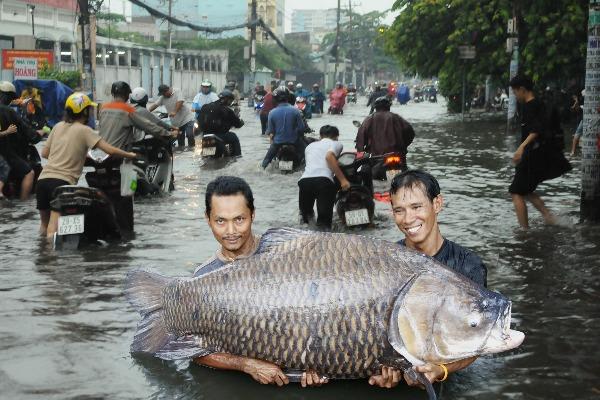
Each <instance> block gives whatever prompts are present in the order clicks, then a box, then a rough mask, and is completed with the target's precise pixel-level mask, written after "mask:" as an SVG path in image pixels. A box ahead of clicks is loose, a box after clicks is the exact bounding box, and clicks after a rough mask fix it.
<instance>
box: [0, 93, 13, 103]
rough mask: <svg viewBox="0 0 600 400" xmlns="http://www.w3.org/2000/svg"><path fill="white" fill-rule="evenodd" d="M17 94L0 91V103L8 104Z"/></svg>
mask: <svg viewBox="0 0 600 400" xmlns="http://www.w3.org/2000/svg"><path fill="white" fill-rule="evenodd" d="M16 98H17V95H16V94H15V93H14V92H0V104H3V105H5V106H8V105H9V104H10V103H11V102H12V101H13V100H14V99H16Z"/></svg>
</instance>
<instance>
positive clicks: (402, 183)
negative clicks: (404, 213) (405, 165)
mask: <svg viewBox="0 0 600 400" xmlns="http://www.w3.org/2000/svg"><path fill="white" fill-rule="evenodd" d="M417 187H418V188H419V189H422V190H424V191H425V193H427V197H429V200H431V201H433V199H435V198H436V197H438V196H439V194H440V184H439V183H438V181H437V179H435V178H434V177H433V175H431V174H429V173H427V172H425V171H421V170H418V169H413V170H409V171H404V172H402V173H400V174H398V175H396V176H395V177H394V179H392V185H391V187H390V196H393V195H395V194H396V192H397V191H398V190H400V189H403V188H409V189H414V188H417Z"/></svg>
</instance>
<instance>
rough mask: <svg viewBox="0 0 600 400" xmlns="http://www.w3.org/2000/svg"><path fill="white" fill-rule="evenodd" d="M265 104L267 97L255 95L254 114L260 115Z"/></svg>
mask: <svg viewBox="0 0 600 400" xmlns="http://www.w3.org/2000/svg"><path fill="white" fill-rule="evenodd" d="M264 102H265V96H261V95H259V94H257V95H254V112H255V113H256V114H258V113H260V110H262V108H263V106H264V104H265V103H264Z"/></svg>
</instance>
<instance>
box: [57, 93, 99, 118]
mask: <svg viewBox="0 0 600 400" xmlns="http://www.w3.org/2000/svg"><path fill="white" fill-rule="evenodd" d="M89 106H92V107H97V106H98V104H96V103H94V102H93V101H92V100H90V98H89V97H88V96H87V95H86V94H84V93H81V92H75V93H73V94H72V95H70V96H69V97H68V98H67V102H66V103H65V110H66V109H70V110H71V111H73V113H74V114H79V113H80V112H82V111H83V110H84V109H85V108H86V107H89Z"/></svg>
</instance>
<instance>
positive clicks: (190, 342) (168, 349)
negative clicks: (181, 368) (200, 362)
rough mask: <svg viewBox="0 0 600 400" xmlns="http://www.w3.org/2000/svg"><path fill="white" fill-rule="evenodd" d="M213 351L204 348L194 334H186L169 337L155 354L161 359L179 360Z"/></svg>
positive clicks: (205, 354) (201, 355)
mask: <svg viewBox="0 0 600 400" xmlns="http://www.w3.org/2000/svg"><path fill="white" fill-rule="evenodd" d="M212 353H214V351H212V350H210V349H206V348H204V347H202V346H201V344H200V343H199V338H198V337H197V336H195V335H186V336H181V337H178V338H171V339H170V340H169V341H168V342H167V343H166V344H165V345H164V346H163V347H162V348H161V349H160V350H159V351H157V352H156V353H155V356H156V357H158V358H162V359H163V360H181V359H186V358H189V359H193V358H196V357H204V356H207V355H209V354H212Z"/></svg>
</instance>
